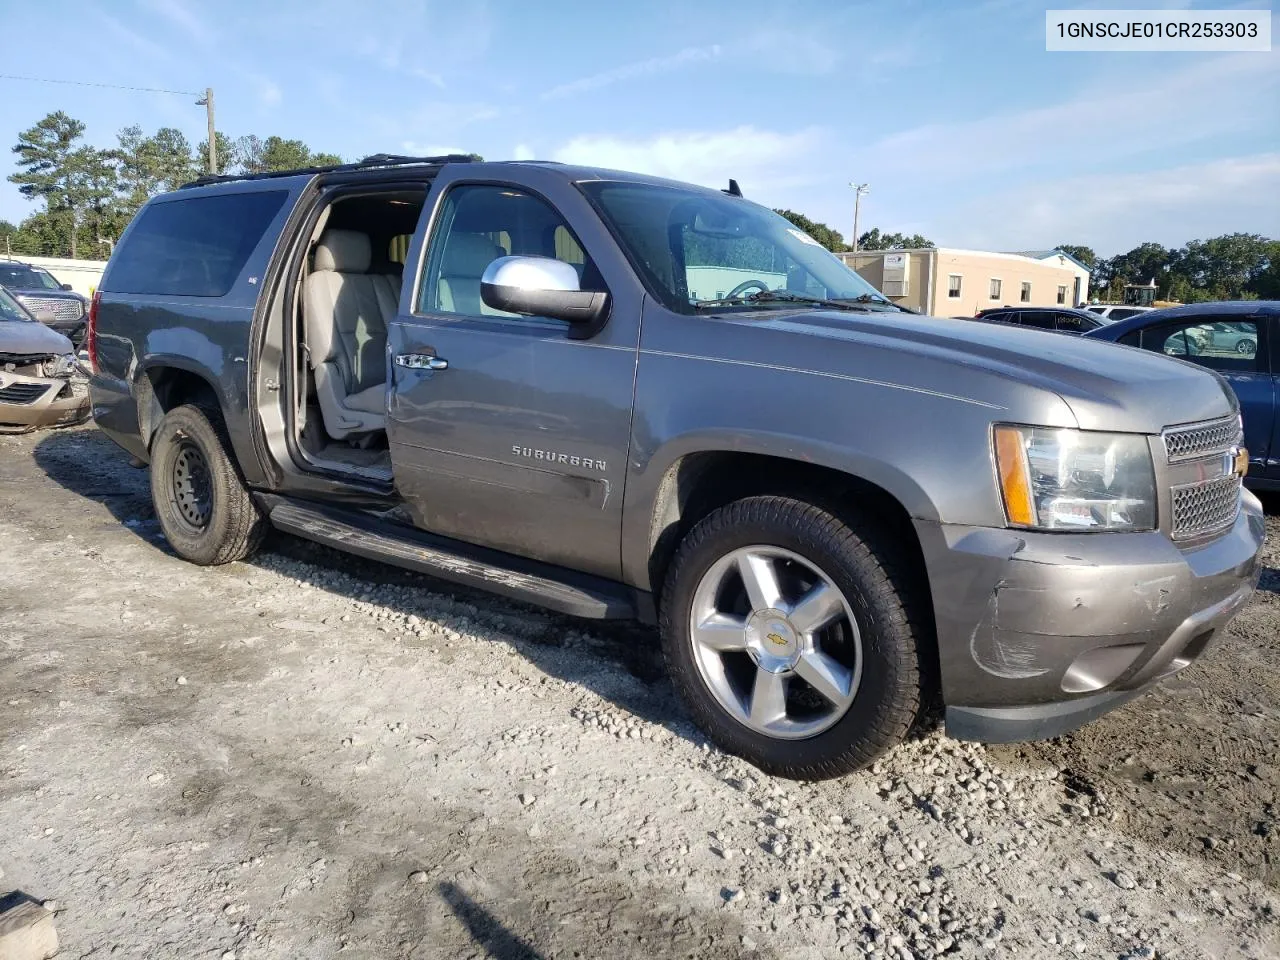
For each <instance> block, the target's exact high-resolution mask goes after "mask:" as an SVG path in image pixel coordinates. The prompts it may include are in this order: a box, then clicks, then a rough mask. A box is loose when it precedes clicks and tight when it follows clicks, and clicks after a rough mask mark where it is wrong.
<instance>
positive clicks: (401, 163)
mask: <svg viewBox="0 0 1280 960" xmlns="http://www.w3.org/2000/svg"><path fill="white" fill-rule="evenodd" d="M479 159H480V157H479V155H477V154H474V153H450V154H445V155H444V156H439V157H406V156H402V155H400V154H396V153H375V154H372V155H370V156H368V157H365V158H364V159H363V160H357V161H356V162H355V163H334V164H329V165H328V166H322V167H299V168H298V169H296V170H272V171H269V172H267V173H244V174H235V173H207V174H205V175H204V176H203V177H197V178H196V179H195V180H192V181H191V182H190V183H184V184H183V185H182V187H181V188H180V189H186V188H187V187H203V186H207V185H209V184H211V183H232V182H234V181H237V180H271V179H274V178H276V177H296V176H299V175H301V174H316V173H341V172H344V171H347V170H370V169H374V168H377V167H405V166H414V165H418V164H424V165H429V164H435V165H440V164H445V163H474V162H476V161H477V160H479Z"/></svg>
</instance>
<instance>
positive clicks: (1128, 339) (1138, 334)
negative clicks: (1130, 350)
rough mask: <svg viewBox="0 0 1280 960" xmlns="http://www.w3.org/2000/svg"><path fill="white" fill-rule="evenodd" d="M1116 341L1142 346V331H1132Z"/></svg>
mask: <svg viewBox="0 0 1280 960" xmlns="http://www.w3.org/2000/svg"><path fill="white" fill-rule="evenodd" d="M1116 343H1123V344H1124V345H1125V346H1128V347H1140V346H1142V331H1141V330H1134V331H1133V332H1132V333H1126V334H1125V335H1124V336H1123V337H1121V338H1120V339H1119V340H1117V341H1116Z"/></svg>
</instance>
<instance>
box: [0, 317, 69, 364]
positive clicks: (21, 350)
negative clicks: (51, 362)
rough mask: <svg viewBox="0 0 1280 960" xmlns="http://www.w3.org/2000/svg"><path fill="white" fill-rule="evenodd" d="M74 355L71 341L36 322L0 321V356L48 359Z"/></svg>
mask: <svg viewBox="0 0 1280 960" xmlns="http://www.w3.org/2000/svg"><path fill="white" fill-rule="evenodd" d="M66 353H75V348H74V347H73V346H72V345H71V341H70V340H68V339H67V338H66V337H64V336H63V335H62V334H60V333H59V332H58V331H57V330H53V329H51V328H50V327H46V326H45V325H44V324H43V323H40V322H38V321H36V320H0V354H9V355H11V356H20V357H21V356H30V357H48V356H61V355H63V354H66Z"/></svg>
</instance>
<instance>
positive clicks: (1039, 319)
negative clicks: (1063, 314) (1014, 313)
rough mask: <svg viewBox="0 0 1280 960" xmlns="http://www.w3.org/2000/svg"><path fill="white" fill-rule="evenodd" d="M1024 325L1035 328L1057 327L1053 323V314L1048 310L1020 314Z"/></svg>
mask: <svg viewBox="0 0 1280 960" xmlns="http://www.w3.org/2000/svg"><path fill="white" fill-rule="evenodd" d="M1022 325H1023V326H1024V327H1035V328H1036V329H1037V330H1054V329H1057V328H1056V327H1055V326H1054V323H1053V314H1052V313H1049V311H1047V310H1045V311H1038V310H1037V311H1027V312H1025V313H1023V314H1022Z"/></svg>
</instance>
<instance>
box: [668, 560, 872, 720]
mask: <svg viewBox="0 0 1280 960" xmlns="http://www.w3.org/2000/svg"><path fill="white" fill-rule="evenodd" d="M689 619H690V622H689V635H690V637H691V638H692V642H693V653H694V661H695V663H696V664H697V668H698V672H699V674H700V675H701V677H702V680H703V682H704V683H705V684H706V685H707V688H708V689H709V690H710V691H711V693H712V695H713V696H714V697H715V699H716V700H717V702H719V704H720V706H721V707H722V708H723V709H724V710H725V711H726V712H728V714H729V715H730V716H731V717H733V718H734V719H735V720H737V721H738V722H739V723H741V724H743V725H745V726H747V727H749V728H750V729H752V730H754V731H757V732H758V733H763V734H765V735H766V736H770V737H777V738H779V739H787V740H798V739H802V738H805V737H812V736H815V735H816V734H819V733H821V732H822V731H824V730H826V729H828V728H829V727H830V726H831V725H832V724H834V723H835V722H836V721H837V720H839V719H840V718H841V717H842V716H844V714H845V712H846V711H847V710H848V709H849V706H850V704H852V703H853V700H854V697H855V696H856V695H857V692H858V683H859V681H860V680H861V676H862V638H861V634H860V633H859V631H858V624H857V621H856V620H855V619H854V617H853V613H852V611H851V610H850V608H849V603H848V601H847V600H846V599H845V598H844V595H843V594H842V593H841V592H840V590H839V588H838V587H836V585H835V584H834V583H833V582H832V580H831V578H830V577H829V576H827V574H826V573H824V572H823V571H822V570H821V569H820V568H819V567H818V566H817V565H815V564H814V563H812V562H810V561H808V560H806V559H804V558H803V557H801V556H799V555H798V554H795V553H792V552H790V551H789V550H783V549H782V548H780V547H772V546H749V547H743V548H741V549H738V550H734V551H732V552H731V553H728V554H725V555H724V556H723V557H721V558H720V559H719V560H718V561H716V562H715V563H714V564H713V565H712V566H711V567H710V568H709V569H708V570H707V572H706V573H705V574H704V575H703V577H702V579H701V580H700V581H699V583H698V586H697V588H696V589H695V591H694V595H693V604H692V607H691V609H690V614H689Z"/></svg>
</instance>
